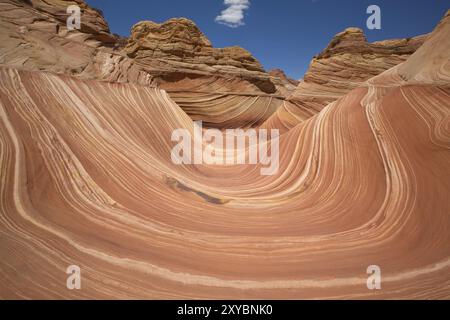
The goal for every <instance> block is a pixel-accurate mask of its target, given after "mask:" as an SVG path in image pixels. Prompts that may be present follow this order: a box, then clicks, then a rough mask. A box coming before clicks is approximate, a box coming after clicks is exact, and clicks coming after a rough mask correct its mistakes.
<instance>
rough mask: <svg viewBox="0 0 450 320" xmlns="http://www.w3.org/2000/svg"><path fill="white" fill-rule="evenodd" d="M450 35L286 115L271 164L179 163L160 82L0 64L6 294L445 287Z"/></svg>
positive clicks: (308, 295)
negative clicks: (374, 283)
mask: <svg viewBox="0 0 450 320" xmlns="http://www.w3.org/2000/svg"><path fill="white" fill-rule="evenodd" d="M2 14H4V13H2ZM449 34H450V12H449V13H448V14H447V15H446V17H445V18H444V19H443V21H442V22H441V23H440V24H439V26H438V27H437V28H436V30H435V31H434V32H433V33H432V34H430V36H429V37H428V38H427V40H426V42H425V43H424V44H423V46H422V47H421V48H419V49H418V50H417V51H416V52H415V53H414V54H413V55H411V57H409V58H408V59H407V60H406V62H404V63H401V64H400V65H398V66H395V67H393V68H391V69H389V70H387V71H385V72H383V73H382V74H379V75H377V76H376V77H373V78H371V79H369V80H368V81H365V82H363V83H361V84H360V85H358V87H357V88H355V89H353V90H351V91H350V92H348V93H347V94H345V95H344V96H342V97H341V98H340V99H338V100H336V101H334V102H333V103H331V104H329V105H328V106H326V107H324V108H322V109H321V111H319V112H318V113H317V114H316V115H315V116H312V117H310V118H308V119H307V120H305V121H303V122H301V123H299V124H298V125H297V126H295V127H293V128H291V129H289V130H288V131H287V132H286V133H285V134H284V135H282V136H281V137H280V145H279V147H280V168H279V171H278V173H276V174H275V175H272V176H262V175H261V174H260V169H261V168H260V166H259V165H231V166H220V165H206V164H202V165H175V164H174V163H173V162H172V161H171V159H170V158H171V157H170V153H171V148H172V147H173V146H174V143H173V142H172V141H171V134H172V132H173V130H175V129H178V128H185V129H186V130H187V131H188V132H189V133H191V134H193V123H192V120H191V118H190V117H189V116H188V115H187V113H186V112H184V111H183V109H181V108H180V107H179V106H178V105H177V104H176V103H174V102H173V100H172V99H170V97H169V96H168V94H167V92H166V91H164V90H162V89H160V88H157V87H154V88H152V87H149V86H141V85H137V84H134V83H113V82H105V81H99V80H92V79H91V80H87V79H84V78H82V77H73V76H68V75H57V74H54V73H48V72H42V71H34V72H30V71H24V70H18V69H16V68H13V67H10V66H8V67H0V166H1V170H0V181H1V182H0V280H1V290H0V298H1V299H119V298H122V299H133V298H134V299H136V298H142V299H152V298H153V299H162V298H166V299H187V298H193V299H214V298H215V299H236V298H242V299H282V298H285V299H317V298H322V299H323V298H329V299H377V298H378V299H380V298H384V299H450V278H449V274H450V233H449V232H448V230H449V229H450V215H449V212H450V202H449V200H448V195H449V193H450V166H449V160H450V123H449V119H450V116H449V115H450V50H449V49H450V37H449ZM358 81H359V80H358ZM191 142H193V141H191ZM217 151H220V150H217ZM222 151H223V150H222ZM233 151H239V150H233ZM239 152H244V151H243V150H242V149H241V150H240V151H239ZM70 265H77V266H79V267H80V268H81V285H82V289H81V290H68V289H67V287H66V281H67V277H68V275H67V274H66V269H67V267H68V266H70ZM370 265H378V266H380V268H381V272H382V273H381V275H382V290H368V288H367V278H368V274H367V267H368V266H370Z"/></svg>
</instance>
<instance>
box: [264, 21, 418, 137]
mask: <svg viewBox="0 0 450 320" xmlns="http://www.w3.org/2000/svg"><path fill="white" fill-rule="evenodd" d="M425 39H426V35H422V36H417V37H414V38H410V39H392V40H385V41H378V42H373V43H369V42H368V41H367V39H366V37H365V35H364V33H363V31H362V30H361V29H359V28H347V29H346V30H344V31H343V32H341V33H338V34H337V35H336V36H335V37H334V38H333V39H332V40H331V42H330V43H329V45H328V46H327V48H325V49H324V50H323V51H322V52H321V53H320V54H319V55H317V56H316V57H314V59H313V60H312V61H311V64H310V66H309V69H308V71H307V72H306V74H305V76H304V79H303V80H302V81H301V82H300V84H299V85H298V87H297V89H296V90H295V91H294V92H293V93H292V95H291V96H289V97H288V98H287V99H286V103H285V104H284V105H283V106H282V107H281V108H280V109H279V110H278V112H277V114H275V115H274V116H273V117H272V118H271V119H270V120H269V121H268V123H266V125H267V126H272V125H274V126H280V125H281V126H283V127H286V128H291V127H292V126H295V125H297V124H298V123H299V122H301V121H304V120H305V119H308V118H310V117H311V116H313V115H315V114H317V113H318V112H319V111H320V110H322V109H323V108H324V107H325V106H326V105H328V104H329V103H331V102H333V101H336V100H337V99H339V98H340V97H342V96H343V95H345V94H346V93H348V92H349V91H351V90H353V89H355V88H357V87H360V86H361V85H363V84H364V82H365V81H367V80H368V79H370V78H372V77H374V76H376V75H379V74H381V73H382V72H384V71H386V70H388V69H390V68H392V67H394V66H396V65H398V64H400V63H402V62H404V61H406V60H407V59H408V58H409V56H410V55H411V54H413V53H414V52H415V51H416V50H417V49H418V48H419V47H420V46H421V45H422V44H423V42H424V41H425Z"/></svg>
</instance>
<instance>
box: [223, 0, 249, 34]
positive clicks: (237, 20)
mask: <svg viewBox="0 0 450 320" xmlns="http://www.w3.org/2000/svg"><path fill="white" fill-rule="evenodd" d="M224 4H225V5H226V6H228V8H226V9H225V10H223V11H222V12H221V13H220V15H219V16H217V17H216V22H218V23H222V24H224V25H227V26H229V27H232V28H236V27H239V26H242V25H244V10H247V9H248V8H249V7H250V1H249V0H225V1H224Z"/></svg>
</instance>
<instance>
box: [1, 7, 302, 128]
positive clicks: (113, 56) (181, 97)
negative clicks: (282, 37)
mask: <svg viewBox="0 0 450 320" xmlns="http://www.w3.org/2000/svg"><path fill="white" fill-rule="evenodd" d="M72 4H76V5H78V6H80V8H81V11H82V12H81V29H80V30H72V31H69V30H68V29H67V27H66V19H67V17H68V14H67V13H66V9H67V7H68V6H69V5H72ZM0 27H1V29H2V31H1V33H0V41H1V42H2V46H1V47H0V64H3V65H9V66H14V67H17V68H20V69H23V70H31V71H33V70H40V71H49V72H55V73H59V74H67V75H72V76H77V77H80V78H82V79H99V80H104V81H109V82H120V83H136V84H140V85H147V86H159V87H161V88H163V89H167V90H168V91H169V92H170V94H171V97H172V98H173V99H174V100H175V101H176V102H177V103H178V104H179V105H180V106H181V107H182V108H183V109H185V110H186V111H187V112H188V114H189V115H190V116H192V117H193V118H196V119H199V120H203V121H204V122H205V125H209V126H213V127H226V126H231V125H238V126H242V127H248V126H256V125H258V124H261V123H262V122H264V121H265V120H267V119H268V118H269V117H270V115H272V114H273V113H274V112H275V111H276V110H277V109H278V107H279V106H280V105H281V103H282V101H283V100H284V99H285V98H286V97H287V96H288V95H290V93H291V92H292V91H293V90H294V88H293V87H292V85H291V84H290V83H288V82H286V81H284V79H280V78H278V77H277V76H276V75H270V74H268V73H266V72H265V71H264V69H263V67H262V66H261V64H260V63H259V62H258V61H257V60H256V59H255V58H254V57H253V56H252V55H251V54H250V53H249V52H248V51H246V50H245V49H243V48H240V47H229V48H221V49H218V48H213V47H212V45H211V43H210V41H209V40H208V39H207V38H206V36H205V35H204V34H203V33H202V32H201V31H200V30H199V29H198V28H197V26H196V25H195V24H194V23H193V22H192V21H190V20H188V19H184V18H179V19H170V20H168V21H166V22H165V23H161V24H158V23H154V22H150V21H143V22H139V23H137V24H136V25H135V26H134V27H133V28H132V30H131V35H130V37H129V38H126V39H124V38H121V37H119V36H117V35H113V34H111V33H110V30H109V27H108V24H107V23H106V21H105V20H104V18H103V16H102V14H101V12H100V11H99V10H97V9H93V8H91V7H89V6H88V5H87V4H86V3H85V2H84V1H82V0H48V1H43V0H30V1H20V0H2V1H1V2H0ZM212 92H214V95H209V94H210V93H212ZM224 108H226V109H224ZM225 111H226V112H225Z"/></svg>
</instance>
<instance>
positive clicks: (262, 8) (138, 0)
mask: <svg viewBox="0 0 450 320" xmlns="http://www.w3.org/2000/svg"><path fill="white" fill-rule="evenodd" d="M224 1H228V3H229V4H228V5H225V4H224ZM87 3H88V4H89V5H91V6H93V7H96V8H99V9H101V10H102V11H103V13H104V15H105V18H106V20H107V21H108V23H109V26H110V29H111V31H112V32H114V33H118V34H120V35H123V36H128V35H129V33H130V29H131V27H132V26H133V24H135V23H137V22H139V21H141V20H152V21H155V22H163V21H165V20H167V19H170V18H173V17H186V18H189V19H191V20H193V21H194V22H195V23H196V24H197V26H198V27H199V28H200V29H201V30H202V31H203V32H204V33H205V34H206V36H207V37H208V38H209V39H210V40H211V42H212V44H213V45H214V46H215V47H226V46H233V45H239V46H241V47H243V48H245V49H247V50H249V51H250V52H251V53H252V54H253V55H254V56H255V57H256V58H257V59H258V60H259V61H260V62H261V63H262V64H263V66H264V67H265V69H266V70H270V69H273V68H280V69H283V70H284V71H285V72H286V73H287V74H288V75H289V76H290V77H292V78H295V79H299V78H302V77H303V75H304V73H305V71H306V70H307V68H308V65H309V63H310V61H311V59H312V57H313V56H314V55H316V54H317V53H319V52H320V51H322V49H324V48H325V47H326V46H327V44H328V43H329V41H330V40H331V39H332V37H333V36H334V35H335V34H336V33H338V32H340V31H342V30H344V29H345V28H347V27H350V26H353V27H360V28H362V29H363V30H364V33H365V34H366V36H367V38H368V39H369V41H377V40H384V39H391V38H406V37H412V36H415V35H419V34H423V33H427V32H430V31H432V30H433V28H434V27H435V26H436V24H437V23H438V22H439V20H440V19H441V18H442V17H443V16H444V14H445V12H446V11H447V9H450V1H448V0H127V1H112V0H87ZM230 3H231V4H234V5H233V6H231V8H230ZM247 3H248V4H247ZM372 4H376V5H378V6H379V7H380V8H381V30H368V29H367V28H366V20H367V18H368V17H369V15H368V14H366V9H367V7H368V6H369V5H372ZM227 8H228V11H226V12H224V13H223V10H226V9H227ZM221 13H222V14H221ZM241 14H242V15H243V17H242V19H240V18H241V17H240V15H241ZM218 16H220V17H219V18H218ZM230 24H231V25H232V26H230Z"/></svg>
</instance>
